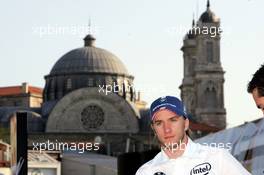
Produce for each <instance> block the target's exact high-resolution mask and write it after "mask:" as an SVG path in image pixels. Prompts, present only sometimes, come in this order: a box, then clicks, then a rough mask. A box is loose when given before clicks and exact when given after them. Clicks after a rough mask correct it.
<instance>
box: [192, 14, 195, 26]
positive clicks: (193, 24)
mask: <svg viewBox="0 0 264 175" xmlns="http://www.w3.org/2000/svg"><path fill="white" fill-rule="evenodd" d="M194 26H195V20H194V13H193V20H192V27H194Z"/></svg>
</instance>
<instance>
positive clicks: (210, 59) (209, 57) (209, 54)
mask: <svg viewBox="0 0 264 175" xmlns="http://www.w3.org/2000/svg"><path fill="white" fill-rule="evenodd" d="M206 54H207V61H208V63H213V62H214V47H213V43H212V42H206Z"/></svg>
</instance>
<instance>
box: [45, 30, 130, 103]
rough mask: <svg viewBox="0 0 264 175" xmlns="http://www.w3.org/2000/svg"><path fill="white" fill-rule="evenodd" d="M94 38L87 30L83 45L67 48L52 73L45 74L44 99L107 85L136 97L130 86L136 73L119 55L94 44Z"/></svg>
mask: <svg viewBox="0 0 264 175" xmlns="http://www.w3.org/2000/svg"><path fill="white" fill-rule="evenodd" d="M94 41H95V38H94V37H93V36H92V35H90V34H88V35H87V36H86V37H85V38H84V47H81V48H77V49H73V50H71V51H69V52H67V53H66V54H64V55H63V56H62V57H61V58H60V59H59V60H58V61H57V62H56V63H55V65H54V66H53V68H52V69H51V71H50V73H49V74H48V75H46V76H45V77H44V78H45V80H46V84H45V88H44V102H46V101H54V100H59V99H60V98H62V97H63V96H64V95H66V94H68V93H69V92H71V91H74V90H77V89H80V88H85V87H97V88H98V87H104V86H106V85H111V87H114V88H115V91H116V92H117V93H118V94H119V95H120V96H123V97H124V98H125V99H128V100H129V101H133V100H134V95H133V94H134V91H133V90H132V88H131V87H133V79H134V77H133V76H132V75H130V74H129V73H128V71H127V69H126V67H125V65H124V64H123V63H122V61H121V60H120V59H119V58H118V57H117V56H115V55H114V54H112V53H111V52H109V51H107V50H105V49H101V48H98V47H95V46H94ZM115 85H118V86H115ZM108 87H109V86H108ZM119 87H121V88H120V89H119Z"/></svg>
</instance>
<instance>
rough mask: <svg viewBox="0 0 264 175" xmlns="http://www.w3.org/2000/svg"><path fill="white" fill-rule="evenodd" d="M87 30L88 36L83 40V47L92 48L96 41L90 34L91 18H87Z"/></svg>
mask: <svg viewBox="0 0 264 175" xmlns="http://www.w3.org/2000/svg"><path fill="white" fill-rule="evenodd" d="M88 26H89V29H88V35H86V37H85V38H84V39H83V40H84V46H85V47H92V46H94V41H95V40H96V39H95V37H93V35H92V34H91V33H92V32H91V18H89V24H88Z"/></svg>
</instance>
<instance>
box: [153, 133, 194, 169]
mask: <svg viewBox="0 0 264 175" xmlns="http://www.w3.org/2000/svg"><path fill="white" fill-rule="evenodd" d="M195 153H197V144H196V143H194V142H193V141H192V140H191V139H190V138H189V137H188V142H187V146H186V147H185V150H184V152H183V154H182V155H181V156H180V157H178V158H177V159H179V158H183V157H186V158H188V157H194V156H195V155H196V154H195ZM169 160H170V158H169V157H168V156H167V154H166V153H165V152H164V151H163V150H162V149H161V151H160V153H158V154H157V155H156V156H155V157H154V159H153V164H154V165H155V164H160V163H164V162H166V161H169Z"/></svg>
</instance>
